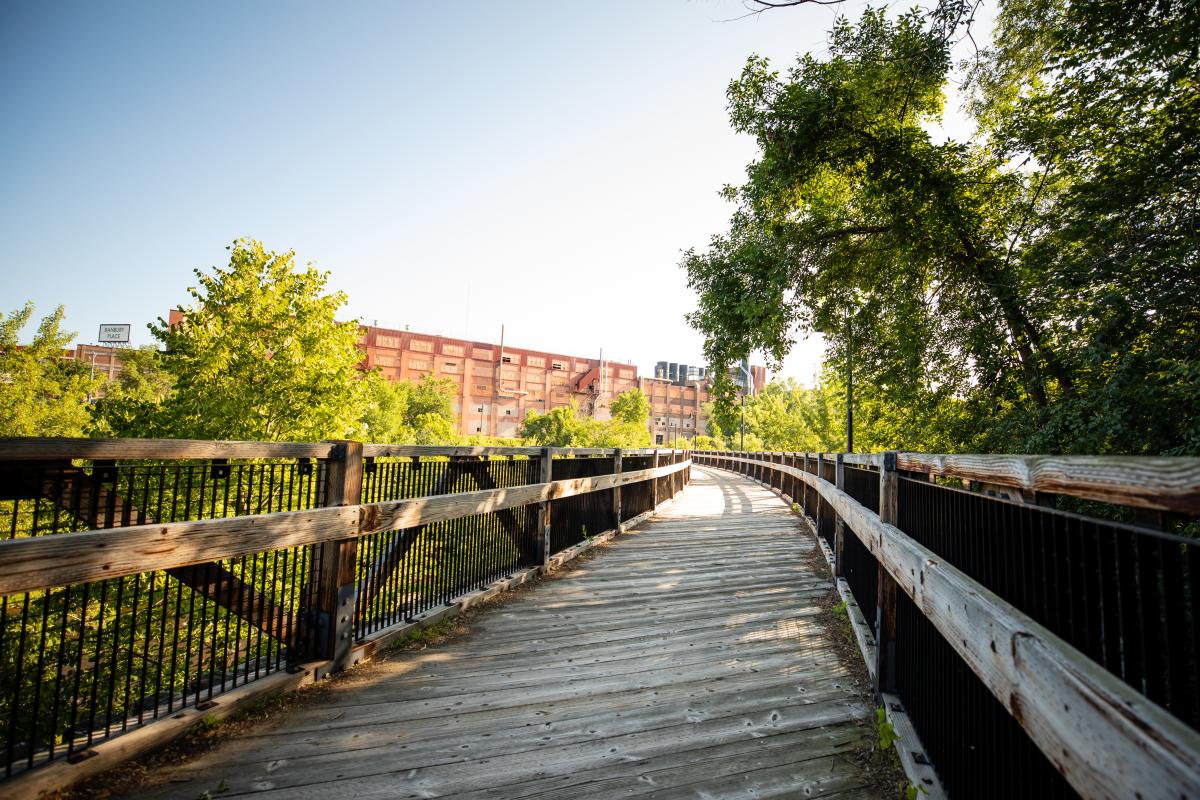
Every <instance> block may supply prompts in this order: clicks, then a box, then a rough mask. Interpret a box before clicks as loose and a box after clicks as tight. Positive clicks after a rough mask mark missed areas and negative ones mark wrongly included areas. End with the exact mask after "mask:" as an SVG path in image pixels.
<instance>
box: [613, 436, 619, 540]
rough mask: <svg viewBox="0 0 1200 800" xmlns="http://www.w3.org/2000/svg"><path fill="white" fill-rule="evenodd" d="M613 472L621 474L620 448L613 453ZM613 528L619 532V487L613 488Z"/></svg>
mask: <svg viewBox="0 0 1200 800" xmlns="http://www.w3.org/2000/svg"><path fill="white" fill-rule="evenodd" d="M613 474H614V475H620V474H621V448H619V447H618V448H617V450H616V452H615V453H613ZM613 517H614V519H613V530H614V531H616V532H617V533H620V532H621V487H620V486H618V487H616V488H615V489H613Z"/></svg>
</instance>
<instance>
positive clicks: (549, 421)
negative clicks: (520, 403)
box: [518, 388, 650, 447]
mask: <svg viewBox="0 0 1200 800" xmlns="http://www.w3.org/2000/svg"><path fill="white" fill-rule="evenodd" d="M649 419H650V401H649V400H648V399H647V398H646V396H645V394H643V393H642V390H641V389H636V388H635V389H630V390H629V391H627V392H623V393H621V394H619V395H617V396H616V397H615V398H613V402H612V419H609V420H597V419H591V418H587V417H582V416H580V414H579V409H578V408H577V407H575V406H574V405H571V406H562V407H559V408H553V409H551V410H550V411H547V412H546V413H545V414H539V413H537V412H536V411H529V412H528V413H527V415H526V417H525V421H524V422H522V424H521V429H520V431H519V432H518V433H519V435H520V436H521V438H523V439H525V440H526V441H528V442H531V443H533V444H536V445H539V446H541V447H648V446H649V445H650V431H649V430H648V429H647V427H646V423H647V422H648V421H649Z"/></svg>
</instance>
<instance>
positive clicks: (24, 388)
mask: <svg viewBox="0 0 1200 800" xmlns="http://www.w3.org/2000/svg"><path fill="white" fill-rule="evenodd" d="M32 316H33V304H32V303H26V304H25V306H24V307H23V308H21V309H19V310H17V311H13V312H12V313H11V314H9V315H8V316H4V315H3V314H0V436H82V435H83V434H84V431H85V430H86V428H87V425H88V414H87V405H88V400H89V399H90V397H91V395H92V393H93V392H95V391H96V387H97V386H98V385H99V381H98V380H96V379H94V378H92V377H90V376H89V374H88V366H87V365H85V364H80V363H78V362H76V361H74V360H69V359H65V358H63V355H64V352H63V350H64V348H65V347H66V346H67V345H68V344H70V342H71V340H72V339H74V338H75V334H73V333H67V332H65V331H63V330H62V321H63V316H64V310H63V307H62V306H59V307H58V308H56V309H55V310H54V311H53V312H52V313H51V314H49V315H47V316H46V317H44V318H43V319H42V321H41V323H40V324H39V325H38V329H37V332H36V333H35V334H34V336H33V341H32V342H30V343H29V344H27V345H22V344H20V343H19V341H18V339H19V336H20V333H21V330H22V329H23V328H24V327H25V325H26V324H27V323H28V322H29V320H30V318H31V317H32Z"/></svg>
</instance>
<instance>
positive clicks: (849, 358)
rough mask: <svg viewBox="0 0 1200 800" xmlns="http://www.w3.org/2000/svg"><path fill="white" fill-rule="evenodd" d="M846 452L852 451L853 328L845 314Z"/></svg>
mask: <svg viewBox="0 0 1200 800" xmlns="http://www.w3.org/2000/svg"><path fill="white" fill-rule="evenodd" d="M846 452H847V453H853V452H854V328H853V326H852V324H851V322H850V315H849V314H847V315H846Z"/></svg>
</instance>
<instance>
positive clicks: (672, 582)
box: [145, 471, 871, 800]
mask: <svg viewBox="0 0 1200 800" xmlns="http://www.w3.org/2000/svg"><path fill="white" fill-rule="evenodd" d="M693 480H694V482H693V485H692V487H689V488H688V489H687V490H686V491H684V492H683V493H682V494H681V495H679V497H678V498H677V500H676V502H675V505H673V506H672V507H671V509H670V510H669V511H668V512H667V513H666V514H665V515H663V516H665V517H666V520H665V521H664V523H662V524H661V525H662V527H661V536H660V535H659V529H660V523H659V522H657V521H654V522H651V523H650V524H649V525H648V526H646V527H644V528H642V529H640V530H639V531H637V532H634V533H632V534H627V535H624V536H621V537H618V538H617V539H616V540H615V541H616V544H614V545H612V546H609V547H606V548H604V549H603V551H602V552H603V555H602V556H601V557H599V558H597V559H594V560H592V561H589V562H585V563H583V564H581V565H578V566H574V565H573V566H572V567H571V568H569V569H565V570H563V571H562V572H560V573H557V574H558V575H559V577H556V578H554V579H552V580H548V581H546V582H544V583H542V584H540V585H539V586H538V587H537V589H536V590H535V591H532V592H529V593H528V594H526V595H524V596H518V597H515V598H514V599H513V600H512V601H510V602H509V603H506V604H505V605H504V606H502V607H498V608H494V609H491V610H489V611H488V612H487V613H485V614H484V615H482V616H481V617H480V618H479V619H477V620H475V621H474V622H473V623H472V632H471V634H470V635H469V636H466V637H463V638H461V639H455V640H451V641H450V642H448V643H446V644H444V645H440V646H437V647H430V648H429V649H427V650H424V651H422V652H420V653H413V654H411V656H405V657H402V658H399V659H395V660H393V661H387V662H383V663H380V664H377V665H375V666H374V667H368V670H369V671H368V672H366V673H364V677H363V679H360V680H357V681H353V682H349V683H348V684H347V685H346V686H345V687H344V688H336V687H335V695H334V696H333V697H331V698H330V701H329V702H328V703H326V704H323V705H320V706H315V707H312V708H308V709H303V710H302V711H301V712H299V713H298V714H297V715H296V716H295V718H294V722H293V721H291V720H286V721H285V722H284V723H283V724H282V725H281V726H279V727H276V728H274V729H271V730H267V731H264V732H262V733H261V734H259V735H256V736H254V737H253V738H251V739H248V740H243V741H240V742H237V743H236V744H235V745H234V746H231V747H227V748H224V749H223V750H221V751H218V752H216V753H213V754H212V755H210V756H206V757H203V758H202V759H200V760H199V761H197V762H196V763H195V764H194V765H192V766H190V767H188V768H186V769H185V770H180V771H179V772H177V773H176V774H175V775H174V776H173V777H174V778H175V779H176V780H185V779H190V781H189V782H188V783H179V784H168V785H166V786H164V787H163V788H162V789H161V790H160V791H158V792H154V791H151V792H147V793H146V794H145V796H148V797H156V796H157V797H170V796H188V797H194V796H196V795H198V794H200V793H202V792H203V791H205V790H212V789H213V788H215V787H216V786H217V785H218V784H219V783H221V782H224V786H225V787H226V788H228V793H229V794H238V793H242V792H255V793H260V794H266V795H268V796H271V795H276V796H279V797H284V796H287V797H289V798H290V797H322V798H343V797H345V798H350V797H354V798H356V800H359V799H360V798H362V797H395V796H407V795H423V796H449V795H454V796H459V795H465V796H470V797H480V798H481V797H484V796H487V797H513V798H521V797H564V796H576V795H580V796H588V797H597V798H598V797H608V796H620V795H623V794H637V793H641V794H646V795H647V796H657V795H658V794H660V793H665V792H671V791H675V790H676V788H677V787H678V791H680V792H682V793H684V794H685V795H687V794H694V793H695V792H696V791H698V790H702V789H703V788H704V787H705V786H716V787H722V791H725V792H727V793H730V794H733V793H735V792H736V791H739V790H740V787H751V786H755V785H758V786H763V787H771V788H770V790H771V791H779V790H781V789H782V787H784V786H785V784H786V783H788V782H798V783H797V785H801V786H807V787H810V788H811V789H812V790H814V791H817V792H818V793H824V792H825V791H826V790H828V791H829V792H832V791H834V789H835V788H836V787H839V786H840V787H845V790H846V791H851V790H855V789H856V788H861V787H862V786H863V785H864V784H865V782H866V780H867V779H866V777H865V776H863V775H861V774H860V773H859V772H858V770H857V768H856V767H855V764H854V762H853V761H852V760H850V759H846V758H844V757H842V756H843V755H844V754H845V753H846V752H848V751H852V750H855V749H858V748H860V747H862V746H864V745H865V744H866V738H867V737H868V736H869V735H870V730H869V728H868V727H866V726H864V725H863V720H865V719H868V718H869V715H870V713H871V710H870V708H869V707H867V706H866V705H865V704H863V703H861V702H860V701H859V700H858V696H857V694H856V693H855V690H854V687H853V686H852V683H851V679H850V670H849V665H847V664H844V663H842V662H841V661H840V660H839V659H840V656H839V655H838V654H837V651H836V650H834V649H833V648H831V647H830V646H829V644H828V642H827V640H826V639H825V636H826V635H827V634H826V632H825V631H824V630H823V629H822V628H821V626H820V625H819V624H818V623H817V621H816V616H815V614H816V608H815V605H814V600H815V599H816V598H817V597H818V596H819V595H820V594H822V593H827V592H828V591H829V586H830V583H829V580H828V578H823V577H821V576H818V575H813V574H811V573H805V572H802V571H799V570H797V569H794V568H793V567H796V566H798V565H800V564H801V562H802V559H803V558H804V557H805V556H806V554H808V553H810V552H811V550H812V547H813V544H812V541H811V539H809V538H808V537H806V536H804V535H803V534H802V533H801V531H800V530H799V529H798V527H797V525H796V520H795V518H794V517H788V520H789V521H790V522H791V524H790V525H787V524H783V523H782V519H781V520H780V521H777V522H774V523H772V524H770V525H765V526H758V527H750V528H747V529H746V530H745V531H739V532H737V534H734V535H727V534H725V533H724V532H722V531H719V530H709V531H708V532H704V533H702V532H696V531H693V532H692V533H690V535H689V533H688V531H687V527H688V525H689V524H691V523H690V521H691V520H694V519H696V518H698V517H702V516H705V515H707V514H710V513H713V514H718V515H722V518H723V519H728V520H736V519H738V515H739V514H740V513H741V511H740V508H739V507H738V506H737V504H735V505H734V506H731V507H729V508H726V507H725V495H726V494H728V493H730V492H732V493H734V494H736V495H739V496H741V497H744V498H745V499H746V501H747V502H748V503H749V504H750V505H751V507H752V508H754V509H759V510H763V511H766V510H767V509H769V508H778V507H781V504H780V501H779V500H778V499H777V498H775V497H774V496H773V495H771V494H769V493H768V492H767V491H766V490H763V489H761V488H759V487H757V486H753V485H750V484H749V482H747V481H743V480H740V479H733V480H724V479H723V480H722V483H724V484H726V485H727V486H728V487H729V492H725V493H723V492H721V491H720V490H719V489H718V486H717V484H716V483H715V482H714V481H713V479H712V478H711V477H709V474H704V473H701V472H700V471H697V472H695V473H693ZM673 515H677V516H673ZM706 527H710V528H712V526H706ZM781 543H782V544H781ZM760 550H761V551H762V552H765V553H771V554H773V556H774V561H775V563H774V564H772V558H756V559H753V560H752V561H753V563H751V561H747V560H741V559H742V556H743V554H748V553H751V552H756V551H760ZM705 552H708V553H709V557H708V558H702V557H700V554H702V553H705ZM721 554H723V556H722V555H721ZM681 558H684V559H686V560H687V561H686V563H681V561H680V559H681ZM784 562H787V563H784ZM631 570H636V576H634V575H633V574H632V573H631ZM656 575H657V578H656ZM643 775H649V776H652V779H653V780H652V782H651V781H647V780H644V779H642V778H641V777H640V776H643ZM755 775H757V777H754V776H755ZM748 779H749V780H748ZM214 796H215V794H214Z"/></svg>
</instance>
